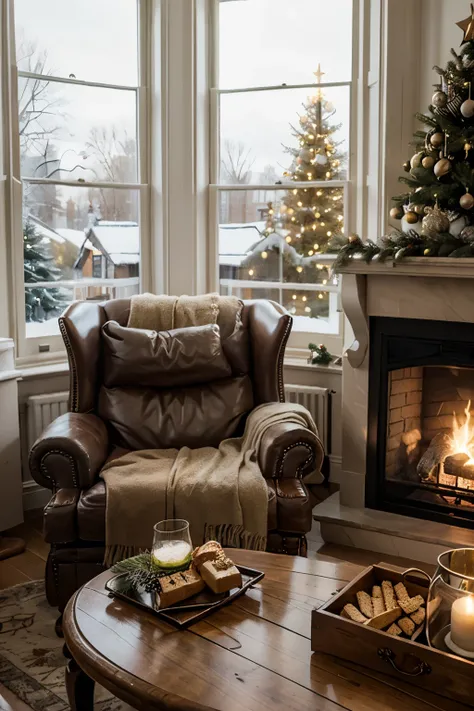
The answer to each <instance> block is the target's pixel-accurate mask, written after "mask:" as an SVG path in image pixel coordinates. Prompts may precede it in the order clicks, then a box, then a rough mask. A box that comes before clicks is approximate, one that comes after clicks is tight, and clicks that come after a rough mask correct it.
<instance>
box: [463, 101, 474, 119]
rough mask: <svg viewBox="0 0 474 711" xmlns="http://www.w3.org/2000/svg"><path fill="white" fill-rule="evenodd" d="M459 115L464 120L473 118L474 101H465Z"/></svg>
mask: <svg viewBox="0 0 474 711" xmlns="http://www.w3.org/2000/svg"><path fill="white" fill-rule="evenodd" d="M461 113H462V115H463V116H464V118H472V117H473V116H474V100H473V99H466V101H463V103H462V104H461Z"/></svg>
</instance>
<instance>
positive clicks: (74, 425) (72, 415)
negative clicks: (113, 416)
mask: <svg viewBox="0 0 474 711" xmlns="http://www.w3.org/2000/svg"><path fill="white" fill-rule="evenodd" d="M108 439H109V438H108V434H107V428H106V426H105V425H104V423H103V422H102V420H101V419H99V418H98V417H96V415H91V414H84V413H77V412H67V413H66V414H64V415H61V416H60V417H57V418H56V419H55V420H54V422H52V423H51V424H50V425H48V426H47V427H46V429H45V430H44V432H43V433H42V435H41V436H40V437H39V438H38V439H37V440H36V442H35V443H34V445H33V447H32V448H31V451H30V460H29V462H30V472H31V475H32V477H33V479H34V480H35V481H37V482H38V484H40V485H41V486H45V487H46V488H48V489H52V490H53V491H55V490H57V489H86V488H88V487H90V486H92V484H93V483H94V481H95V480H96V478H97V474H98V473H99V471H100V469H101V467H102V465H103V464H104V462H105V460H106V458H107V454H108V448H109V443H108Z"/></svg>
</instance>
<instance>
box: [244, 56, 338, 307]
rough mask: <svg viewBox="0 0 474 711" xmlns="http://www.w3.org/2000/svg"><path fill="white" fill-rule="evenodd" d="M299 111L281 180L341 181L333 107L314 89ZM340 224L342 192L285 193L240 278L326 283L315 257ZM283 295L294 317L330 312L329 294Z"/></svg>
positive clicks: (326, 276)
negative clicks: (292, 143) (285, 168)
mask: <svg viewBox="0 0 474 711" xmlns="http://www.w3.org/2000/svg"><path fill="white" fill-rule="evenodd" d="M315 76H316V79H317V83H318V84H319V83H321V80H322V77H323V72H322V71H321V68H320V67H319V66H318V70H317V71H316V72H315ZM303 109H304V111H303V113H302V114H301V115H300V116H299V126H298V127H296V126H290V128H291V132H292V135H293V137H294V138H295V145H294V147H286V146H285V150H286V152H287V153H289V154H290V155H291V156H292V162H291V165H290V167H289V169H288V170H287V171H285V173H284V177H285V180H287V181H288V182H290V181H294V182H298V183H301V182H307V183H311V182H314V181H324V182H326V181H335V180H342V179H344V178H345V158H346V156H345V154H344V153H343V152H342V151H341V150H340V146H341V143H340V142H337V141H336V140H335V134H336V133H337V132H338V131H339V130H340V128H341V125H340V124H335V123H332V119H333V117H334V115H335V113H336V111H335V109H334V107H333V105H332V104H331V103H330V102H329V101H328V100H327V99H326V98H325V96H324V94H323V92H322V91H321V90H320V89H318V90H317V91H316V93H315V94H314V95H313V96H311V97H308V100H307V102H306V103H304V104H303ZM277 194H278V193H277ZM343 222H344V190H343V188H342V187H330V186H329V185H328V187H327V188H326V187H323V186H317V187H316V186H314V187H313V186H311V185H309V186H308V187H307V188H305V187H295V188H293V189H290V190H288V191H286V192H285V194H284V196H283V197H282V198H281V200H279V201H278V202H277V201H275V202H274V203H269V204H268V215H267V220H266V225H265V228H264V230H263V232H262V238H263V239H262V240H261V241H260V242H259V243H258V244H257V245H256V246H255V248H254V250H253V252H252V253H251V255H249V257H248V258H247V260H246V261H245V262H244V264H243V265H242V266H243V267H244V268H245V269H246V274H245V275H243V278H246V279H248V278H249V277H250V278H251V279H253V280H256V281H257V280H259V281H261V280H272V281H278V280H282V281H283V282H287V283H299V284H314V283H319V284H321V283H322V284H325V283H328V281H329V278H330V277H329V268H326V267H325V266H323V265H321V264H319V262H318V258H317V257H318V254H321V253H323V252H327V251H328V250H329V243H330V241H331V239H333V238H334V235H337V234H340V233H341V232H343V230H344V224H343ZM280 254H281V255H282V259H280ZM247 274H248V275H249V276H247ZM283 293H284V298H283V303H284V305H285V306H286V307H287V308H288V309H289V310H290V312H292V313H293V314H296V315H302V316H309V317H318V316H324V315H325V314H327V312H328V297H329V295H328V293H327V292H323V291H320V292H317V291H299V290H297V291H294V290H291V287H289V288H288V289H287V290H285V291H284V292H283ZM270 298H271V297H270Z"/></svg>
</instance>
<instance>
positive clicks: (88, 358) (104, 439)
mask: <svg viewBox="0 0 474 711" xmlns="http://www.w3.org/2000/svg"><path fill="white" fill-rule="evenodd" d="M129 311H130V300H129V299H116V300H111V301H107V302H103V303H97V302H82V303H81V302H78V303H74V304H72V305H71V306H70V307H69V308H68V309H67V310H66V312H65V313H64V315H63V316H62V317H61V318H60V319H59V325H60V329H61V333H62V336H63V339H64V343H65V346H66V350H67V354H68V359H69V368H70V399H69V412H68V413H66V414H64V415H61V416H60V417H58V418H57V419H56V420H55V421H54V422H52V423H51V424H50V425H49V426H48V427H47V428H46V430H45V431H44V432H43V434H42V435H41V436H40V438H39V439H38V440H37V441H36V442H35V444H34V446H33V448H32V450H31V453H30V468H31V473H32V475H33V477H34V479H35V480H36V481H37V482H38V483H39V484H41V485H42V486H45V487H47V488H49V489H51V491H52V498H51V500H50V502H49V503H48V505H47V506H46V508H45V511H44V535H45V539H46V541H47V542H48V543H50V544H51V552H50V554H49V558H48V562H47V567H46V590H47V597H48V600H49V602H50V603H51V604H52V605H57V606H58V607H59V609H60V611H62V610H63V609H64V606H65V605H66V603H67V601H68V599H69V598H70V596H71V595H72V594H73V592H74V591H75V590H76V589H77V588H78V587H80V586H81V585H83V584H84V583H85V582H87V581H88V580H90V579H91V578H92V577H94V576H95V575H97V574H98V573H99V572H101V571H102V570H103V558H104V544H105V506H106V487H105V483H104V481H103V479H101V478H100V477H99V474H100V471H101V468H102V467H103V465H104V463H105V461H106V460H107V459H108V458H109V457H111V456H114V454H113V453H114V449H115V450H116V448H117V447H118V446H121V447H124V446H125V447H126V448H127V449H129V450H136V449H148V448H150V447H159V446H160V444H161V447H170V446H172V447H180V446H185V445H187V446H190V447H196V446H200V444H201V443H204V444H209V443H213V444H214V446H216V445H217V444H218V442H217V441H213V440H212V437H214V440H215V438H216V436H218V433H219V432H221V434H222V439H223V438H224V436H233V434H235V433H234V432H233V431H232V427H230V429H229V426H227V429H226V430H225V432H224V431H222V430H219V427H222V422H221V420H222V419H226V417H227V421H228V423H231V422H238V421H240V426H241V424H242V422H243V420H244V418H245V414H246V413H248V411H249V410H251V409H252V408H253V407H255V406H256V405H258V404H260V403H266V402H278V401H283V400H284V391H283V356H284V351H285V346H286V342H287V340H288V336H289V334H290V331H291V325H292V319H291V317H290V316H289V315H288V314H287V313H281V310H278V308H277V307H276V305H275V304H273V303H272V302H270V301H265V300H255V301H246V302H244V307H243V310H242V317H241V319H240V320H239V325H238V327H236V328H235V330H234V331H233V332H232V333H227V334H224V333H223V332H222V330H221V338H222V348H223V350H224V353H225V355H226V358H227V360H228V361H229V363H230V365H231V371H232V372H231V375H230V377H227V378H225V379H223V380H219V381H215V382H213V383H206V382H201V384H200V385H199V386H197V387H198V388H199V391H198V393H199V396H196V386H194V387H193V388H189V387H188V386H181V387H169V388H165V389H156V390H152V391H150V389H148V390H144V389H140V388H137V387H136V384H135V383H134V382H130V383H129V387H128V388H114V389H112V390H110V389H108V388H107V387H106V386H105V384H104V375H105V370H106V368H105V365H104V363H105V360H104V359H105V356H104V335H103V330H102V327H103V326H104V324H105V323H106V322H108V321H115V322H117V323H118V324H120V325H121V326H126V324H127V322H128V316H129ZM105 379H107V378H105ZM201 381H202V377H201ZM209 391H212V400H211V401H209V400H206V397H207V394H208V392H209ZM144 398H145V399H146V398H148V399H147V400H146V403H148V405H147V404H144V402H145V401H144ZM150 400H151V401H152V403H153V405H152V407H149V403H150ZM209 402H211V403H214V404H213V405H212V406H209ZM206 403H207V407H206ZM151 413H152V414H151ZM234 429H235V428H234ZM216 433H217V434H216ZM239 433H240V431H239ZM209 437H210V438H211V442H209ZM150 440H151V441H150ZM323 456H324V452H323V447H322V444H321V441H320V440H319V438H318V437H317V436H316V435H315V434H314V433H312V432H311V431H309V430H307V429H306V428H304V427H301V426H297V425H296V424H286V423H281V424H278V425H274V426H272V427H271V428H269V429H268V430H267V432H266V434H265V436H264V439H263V442H262V445H261V449H260V451H259V453H258V458H259V464H260V467H261V470H262V473H263V476H264V477H265V480H266V483H267V488H268V501H269V506H268V550H269V551H272V552H275V553H289V554H299V555H306V537H305V534H306V533H307V532H308V531H309V530H310V529H311V523H312V517H311V501H310V498H309V495H308V491H307V489H306V487H305V484H304V477H305V476H306V475H307V474H309V473H311V472H312V471H314V470H315V469H320V467H321V464H322V460H323Z"/></svg>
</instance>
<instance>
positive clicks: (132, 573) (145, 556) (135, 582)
mask: <svg viewBox="0 0 474 711" xmlns="http://www.w3.org/2000/svg"><path fill="white" fill-rule="evenodd" d="M189 565H190V563H186V564H185V565H182V566H180V567H178V568H173V569H167V570H164V569H163V568H160V567H159V566H157V565H156V563H154V561H153V558H152V555H151V553H140V555H136V556H133V558H126V559H125V560H121V561H120V562H119V563H116V564H115V565H114V566H113V567H112V572H113V573H125V574H126V576H127V582H129V583H130V585H132V586H133V587H143V588H145V590H146V592H153V591H157V592H160V590H161V586H160V578H163V577H164V576H165V575H171V574H172V573H179V572H180V571H183V570H187V569H188V568H189Z"/></svg>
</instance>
